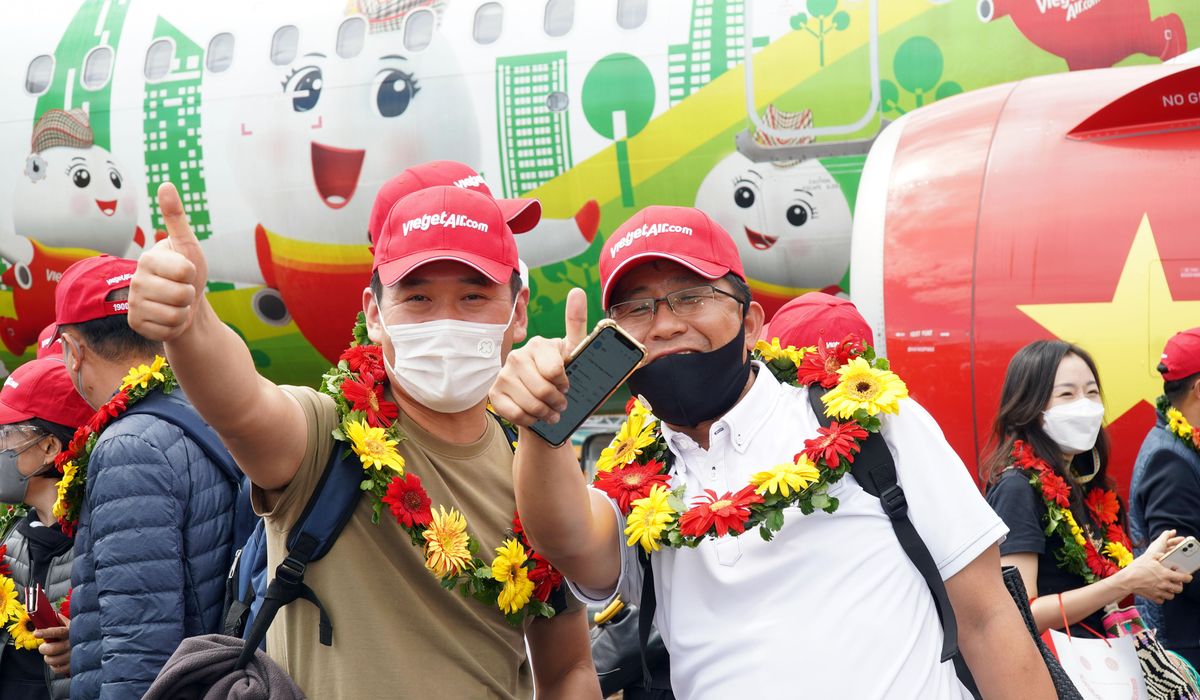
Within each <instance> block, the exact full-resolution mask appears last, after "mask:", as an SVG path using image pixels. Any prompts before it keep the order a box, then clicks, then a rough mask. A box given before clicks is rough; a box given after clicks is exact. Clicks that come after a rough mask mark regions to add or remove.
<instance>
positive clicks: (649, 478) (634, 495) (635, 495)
mask: <svg viewBox="0 0 1200 700" xmlns="http://www.w3.org/2000/svg"><path fill="white" fill-rule="evenodd" d="M662 468H663V463H662V462H658V461H655V460H653V459H652V460H650V461H649V462H646V463H645V464H638V463H637V462H632V463H630V464H626V465H625V466H623V467H618V468H615V469H613V470H611V471H607V472H603V473H601V474H600V476H599V477H598V478H597V479H596V483H595V486H596V488H598V489H600V490H601V491H603V492H604V493H607V494H608V496H609V498H612V499H613V500H615V501H616V502H617V505H618V506H620V508H621V512H622V513H626V514H628V513H629V509H630V508H631V507H632V506H631V505H630V504H631V503H633V501H636V500H637V499H639V498H645V497H646V496H648V495H650V488H651V487H652V486H654V485H655V484H662V485H663V486H664V487H666V488H668V489H669V488H670V487H671V486H670V482H671V479H670V477H669V476H667V475H666V474H660V473H659V472H661V471H662Z"/></svg>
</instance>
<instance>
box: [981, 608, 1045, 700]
mask: <svg viewBox="0 0 1200 700" xmlns="http://www.w3.org/2000/svg"><path fill="white" fill-rule="evenodd" d="M1016 612H1017V611H1016V610H1015V609H1013V610H1011V611H1009V610H1002V611H1001V610H997V611H996V613H995V614H993V615H990V616H989V617H988V618H987V619H986V620H983V621H981V622H976V623H974V624H972V623H970V622H968V623H967V624H963V625H961V626H960V630H961V632H962V634H961V636H960V638H959V639H960V642H959V643H960V646H961V648H962V653H963V658H964V659H965V660H966V662H967V666H968V667H969V668H970V669H971V675H972V676H974V678H975V682H976V684H978V685H979V692H980V693H981V694H982V696H983V697H984V698H987V700H992V699H993V698H1011V699H1012V700H1031V699H1035V698H1046V699H1047V700H1050V699H1052V698H1055V697H1057V694H1056V692H1055V690H1054V684H1053V683H1052V682H1051V680H1050V673H1049V671H1047V669H1046V663H1045V662H1044V661H1043V660H1042V657H1041V654H1039V653H1038V651H1037V647H1036V646H1035V645H1034V642H1033V638H1032V637H1031V636H1030V634H1029V630H1027V629H1026V628H1025V625H1024V624H1022V623H1021V618H1020V616H1019V615H1017V614H1016ZM1010 613H1011V614H1010ZM998 649H1003V650H1004V652H1003V653H1002V654H997V653H996V652H997V650H998Z"/></svg>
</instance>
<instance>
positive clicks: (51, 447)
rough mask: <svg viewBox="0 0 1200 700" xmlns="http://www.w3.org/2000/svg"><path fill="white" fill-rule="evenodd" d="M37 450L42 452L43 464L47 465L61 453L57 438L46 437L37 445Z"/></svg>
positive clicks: (60, 444)
mask: <svg viewBox="0 0 1200 700" xmlns="http://www.w3.org/2000/svg"><path fill="white" fill-rule="evenodd" d="M38 449H39V450H41V451H42V456H43V458H44V461H43V463H44V464H49V463H50V462H51V461H53V460H54V458H55V457H57V456H58V453H59V452H62V443H61V442H60V441H59V439H58V438H57V437H55V436H53V435H47V436H46V437H44V438H42V440H41V442H39V443H38Z"/></svg>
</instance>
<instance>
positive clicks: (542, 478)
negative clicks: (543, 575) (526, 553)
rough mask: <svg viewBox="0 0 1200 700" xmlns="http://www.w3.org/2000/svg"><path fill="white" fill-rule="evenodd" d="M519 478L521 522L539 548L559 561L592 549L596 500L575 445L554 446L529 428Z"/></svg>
mask: <svg viewBox="0 0 1200 700" xmlns="http://www.w3.org/2000/svg"><path fill="white" fill-rule="evenodd" d="M513 480H514V482H515V485H516V496H517V510H518V511H519V512H520V513H521V523H522V524H523V525H524V526H525V530H526V531H527V533H528V535H529V541H530V543H531V544H532V545H533V548H534V549H535V550H537V551H538V552H540V553H541V554H542V555H543V556H545V557H546V558H547V559H549V560H551V561H552V562H555V565H556V566H557V565H558V562H559V561H561V560H566V559H570V558H572V557H575V556H578V554H579V553H580V552H581V551H583V550H585V549H586V547H587V546H588V543H589V540H590V536H591V528H592V517H591V512H592V511H591V499H590V497H589V496H588V493H587V485H586V484H585V483H584V481H583V474H582V472H581V471H580V467H579V460H577V459H576V458H575V454H574V452H573V451H572V450H571V447H570V445H564V446H562V447H557V448H556V447H552V446H550V445H549V444H548V443H546V442H545V441H543V440H542V439H541V438H540V437H538V436H537V435H534V434H533V433H532V432H528V433H527V434H526V436H523V439H521V440H520V441H519V442H518V443H517V452H516V455H515V457H514V458H513ZM559 568H560V569H561V568H562V567H561V566H560V567H559ZM568 576H569V574H568Z"/></svg>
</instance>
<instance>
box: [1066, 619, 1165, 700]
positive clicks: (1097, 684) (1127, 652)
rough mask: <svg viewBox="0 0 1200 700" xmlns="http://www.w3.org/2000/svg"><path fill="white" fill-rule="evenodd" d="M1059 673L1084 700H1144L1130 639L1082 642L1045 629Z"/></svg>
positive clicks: (1143, 690) (1142, 679) (1144, 693)
mask: <svg viewBox="0 0 1200 700" xmlns="http://www.w3.org/2000/svg"><path fill="white" fill-rule="evenodd" d="M1049 632H1050V642H1051V643H1052V644H1053V646H1054V652H1055V653H1056V654H1057V655H1058V661H1059V663H1061V664H1062V667H1063V670H1065V671H1066V672H1067V675H1068V676H1070V677H1071V681H1072V682H1074V683H1075V687H1076V688H1078V689H1079V693H1080V694H1081V695H1083V697H1085V698H1087V700H1147V699H1148V698H1149V693H1147V692H1146V680H1145V678H1143V677H1142V664H1141V662H1140V661H1138V656H1137V650H1136V649H1135V648H1134V646H1133V637H1114V638H1112V639H1083V638H1080V637H1070V636H1067V635H1065V634H1063V633H1062V632H1059V631H1058V630H1053V629H1052V630H1049Z"/></svg>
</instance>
